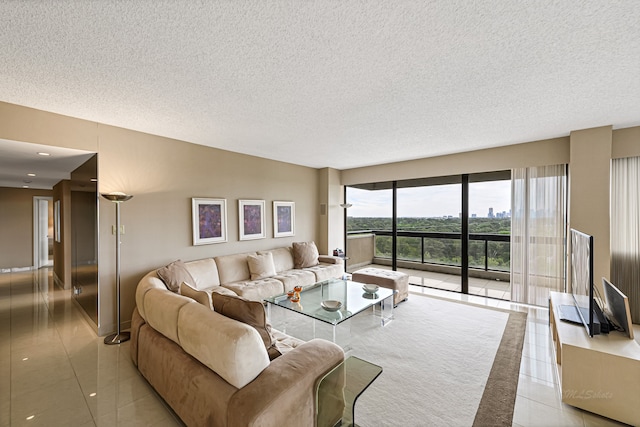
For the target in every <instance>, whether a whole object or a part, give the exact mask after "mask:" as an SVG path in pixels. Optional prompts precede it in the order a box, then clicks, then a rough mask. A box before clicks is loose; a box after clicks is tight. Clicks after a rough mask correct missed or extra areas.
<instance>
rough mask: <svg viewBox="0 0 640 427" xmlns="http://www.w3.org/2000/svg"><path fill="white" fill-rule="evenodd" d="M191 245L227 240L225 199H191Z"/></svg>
mask: <svg viewBox="0 0 640 427" xmlns="http://www.w3.org/2000/svg"><path fill="white" fill-rule="evenodd" d="M191 212H192V220H193V245H194V246H197V245H209V244H212V243H223V242H226V241H227V200H226V199H205V198H197V197H194V198H192V199H191Z"/></svg>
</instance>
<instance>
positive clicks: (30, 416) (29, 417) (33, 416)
mask: <svg viewBox="0 0 640 427" xmlns="http://www.w3.org/2000/svg"><path fill="white" fill-rule="evenodd" d="M35 417H36V416H35V415H29V416H28V417H27V420H32V419H34V418H35Z"/></svg>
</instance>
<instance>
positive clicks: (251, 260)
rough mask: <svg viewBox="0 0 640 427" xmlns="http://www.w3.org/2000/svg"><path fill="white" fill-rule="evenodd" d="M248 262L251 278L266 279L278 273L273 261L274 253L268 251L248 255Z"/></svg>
mask: <svg viewBox="0 0 640 427" xmlns="http://www.w3.org/2000/svg"><path fill="white" fill-rule="evenodd" d="M247 263H248V264H249V272H250V273H251V280H259V279H265V278H267V277H273V276H275V275H276V266H275V264H274V263H273V255H271V252H267V253H264V254H260V255H248V256H247Z"/></svg>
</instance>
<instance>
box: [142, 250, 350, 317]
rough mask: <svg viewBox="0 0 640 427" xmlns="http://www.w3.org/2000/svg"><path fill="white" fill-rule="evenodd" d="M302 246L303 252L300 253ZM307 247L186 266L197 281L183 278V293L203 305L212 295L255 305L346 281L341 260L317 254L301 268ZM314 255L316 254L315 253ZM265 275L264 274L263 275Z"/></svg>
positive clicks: (221, 258) (261, 252)
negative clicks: (334, 280) (265, 268)
mask: <svg viewBox="0 0 640 427" xmlns="http://www.w3.org/2000/svg"><path fill="white" fill-rule="evenodd" d="M301 246H303V249H300V247H301ZM306 246H308V245H301V244H294V245H293V246H292V247H282V248H276V249H272V250H269V251H259V252H246V253H241V254H233V255H222V256H217V257H214V258H207V259H203V260H197V261H191V262H185V263H184V267H185V268H186V270H187V271H188V273H189V274H190V275H191V276H192V277H193V280H191V281H190V280H183V279H182V278H179V279H178V281H179V282H181V283H179V285H180V291H179V292H180V293H181V294H182V295H186V296H189V297H191V298H194V299H196V300H197V301H199V302H201V303H205V300H208V301H209V305H211V301H210V300H211V293H212V292H218V293H225V294H231V293H233V294H235V295H239V296H241V297H243V298H246V299H249V300H252V301H263V300H264V298H267V297H270V296H273V295H278V294H282V293H285V292H288V291H290V290H293V288H294V286H308V285H312V284H314V283H317V282H320V281H323V280H327V279H330V278H340V277H342V275H343V274H344V264H343V261H342V259H341V258H339V257H334V256H329V255H318V254H317V252H316V254H315V257H312V260H309V261H308V262H306V263H305V262H302V263H298V264H297V263H296V256H297V255H298V254H297V253H296V250H297V251H298V252H301V251H304V250H305V249H306ZM313 248H315V245H313ZM316 251H317V249H316ZM311 252H312V253H313V249H312V250H311ZM270 260H271V262H272V267H273V268H272V270H271V271H264V272H262V271H261V269H260V267H261V266H263V265H261V264H269V263H270ZM256 264H259V265H257V266H256ZM296 264H297V265H296ZM256 272H258V273H256ZM261 272H262V273H264V274H259V273H261ZM151 274H153V272H152V273H151ZM143 280H144V279H143ZM165 281H166V280H165ZM185 284H186V286H184V285H185ZM229 291H231V292H229Z"/></svg>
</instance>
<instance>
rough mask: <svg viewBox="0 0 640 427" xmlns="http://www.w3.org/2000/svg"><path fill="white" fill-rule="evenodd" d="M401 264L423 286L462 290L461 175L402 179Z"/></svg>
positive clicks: (399, 214)
mask: <svg viewBox="0 0 640 427" xmlns="http://www.w3.org/2000/svg"><path fill="white" fill-rule="evenodd" d="M396 187H397V192H396V197H397V219H396V223H397V230H398V231H397V249H396V258H397V266H398V267H399V268H404V269H407V270H409V272H410V275H409V281H410V283H411V284H414V285H419V286H429V287H434V288H439V289H445V290H450V291H456V292H460V291H461V290H462V285H461V280H460V277H461V276H460V266H461V241H460V232H461V229H462V221H461V219H462V214H461V212H462V205H461V194H462V184H461V178H460V176H452V177H442V178H425V179H416V180H408V181H399V182H397V184H396Z"/></svg>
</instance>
